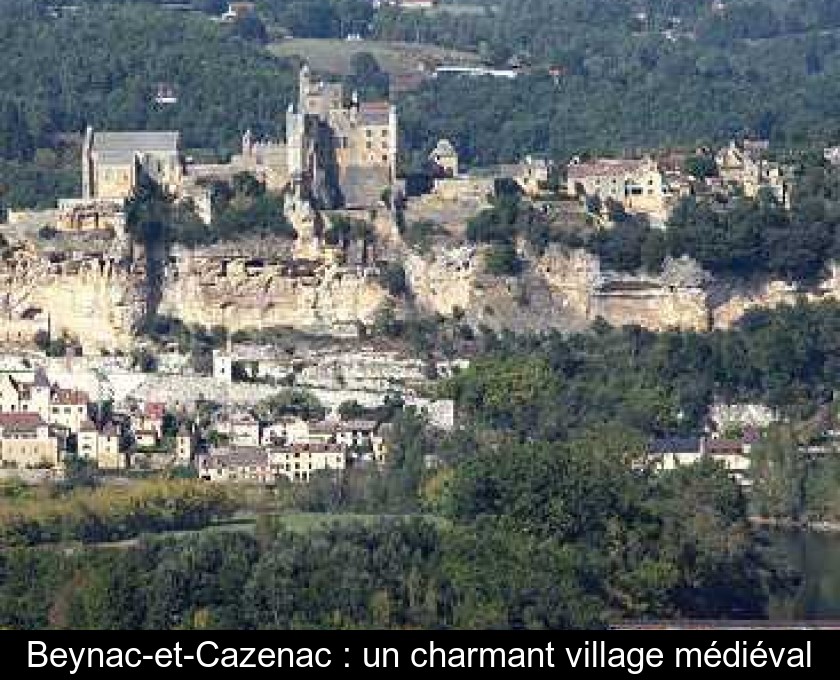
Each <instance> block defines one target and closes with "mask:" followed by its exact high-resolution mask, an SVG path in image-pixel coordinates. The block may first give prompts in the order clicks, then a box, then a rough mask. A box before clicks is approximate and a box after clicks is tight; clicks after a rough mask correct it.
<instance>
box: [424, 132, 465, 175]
mask: <svg viewBox="0 0 840 680" xmlns="http://www.w3.org/2000/svg"><path fill="white" fill-rule="evenodd" d="M429 160H430V161H431V162H432V163H433V164H434V165H435V166H436V167H437V168H438V170H439V172H440V173H441V174H443V175H444V176H446V177H457V176H458V174H459V171H460V167H459V159H458V152H457V151H456V150H455V147H454V145H453V144H452V142H450V141H449V140H448V139H441V140H440V141H439V142H438V143H437V146H435V148H434V149H432V152H431V153H430V154H429Z"/></svg>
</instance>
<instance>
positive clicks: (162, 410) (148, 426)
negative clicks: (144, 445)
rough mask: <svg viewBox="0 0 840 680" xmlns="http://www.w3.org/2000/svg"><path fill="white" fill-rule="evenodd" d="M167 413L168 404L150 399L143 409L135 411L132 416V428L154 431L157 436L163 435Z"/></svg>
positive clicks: (138, 430)
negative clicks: (164, 419)
mask: <svg viewBox="0 0 840 680" xmlns="http://www.w3.org/2000/svg"><path fill="white" fill-rule="evenodd" d="M165 415H166V404H162V403H160V402H154V401H148V402H146V403H145V404H144V405H143V410H142V411H139V412H137V413H135V414H134V415H133V416H132V418H131V428H132V429H133V430H134V432H135V433H137V432H141V431H142V432H154V433H155V437H156V438H157V439H160V438H161V437H163V418H164V416H165Z"/></svg>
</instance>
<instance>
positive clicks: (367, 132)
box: [365, 130, 373, 137]
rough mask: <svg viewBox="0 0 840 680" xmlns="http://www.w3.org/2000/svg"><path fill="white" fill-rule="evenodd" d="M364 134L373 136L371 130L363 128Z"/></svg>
mask: <svg viewBox="0 0 840 680" xmlns="http://www.w3.org/2000/svg"><path fill="white" fill-rule="evenodd" d="M365 134H366V135H367V136H368V137H373V130H365Z"/></svg>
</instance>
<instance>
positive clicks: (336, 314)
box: [158, 251, 388, 335]
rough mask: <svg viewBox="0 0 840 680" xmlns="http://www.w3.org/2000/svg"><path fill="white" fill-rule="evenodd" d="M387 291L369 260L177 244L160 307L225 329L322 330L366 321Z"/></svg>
mask: <svg viewBox="0 0 840 680" xmlns="http://www.w3.org/2000/svg"><path fill="white" fill-rule="evenodd" d="M387 299H388V295H387V293H386V291H385V290H384V289H383V288H382V287H381V286H380V285H379V282H378V278H377V272H376V270H374V269H372V268H361V267H360V268H355V267H354V268H347V267H340V266H338V265H329V264H323V263H315V262H300V261H297V262H294V261H289V260H287V259H285V258H277V257H271V256H264V257H250V258H249V257H247V256H243V255H220V254H213V253H202V252H192V251H182V252H181V253H180V255H179V257H177V258H176V259H175V261H174V262H173V263H172V264H171V265H170V266H169V268H168V270H167V272H166V274H165V276H164V281H163V290H162V292H161V302H160V306H159V310H158V311H159V313H161V314H165V315H170V316H174V317H176V318H179V319H181V320H182V321H184V322H185V323H188V324H201V325H204V326H212V325H221V326H225V327H227V328H228V329H230V330H231V331H234V332H235V331H238V330H246V329H257V328H269V327H273V326H283V327H289V328H295V329H297V330H302V331H307V332H312V333H319V334H325V335H344V334H347V333H348V332H353V330H354V329H355V326H356V324H357V322H362V323H372V322H373V320H374V318H375V316H376V313H377V311H378V310H379V308H380V307H381V306H382V304H383V303H384V302H385V301H386V300H387Z"/></svg>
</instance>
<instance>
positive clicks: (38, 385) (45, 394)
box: [0, 370, 90, 433]
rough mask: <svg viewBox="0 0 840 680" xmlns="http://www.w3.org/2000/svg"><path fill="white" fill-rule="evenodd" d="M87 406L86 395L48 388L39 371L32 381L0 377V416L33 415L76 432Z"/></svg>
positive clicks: (72, 390)
mask: <svg viewBox="0 0 840 680" xmlns="http://www.w3.org/2000/svg"><path fill="white" fill-rule="evenodd" d="M89 403H90V398H89V397H88V395H87V393H85V392H82V391H81V390H75V389H64V388H60V387H58V386H56V385H50V383H49V381H48V380H47V378H46V375H45V374H44V372H43V371H40V370H38V371H35V372H34V375H33V380H32V382H26V381H23V380H21V379H19V378H15V377H13V376H12V375H10V374H8V373H7V374H3V375H0V413H37V414H38V415H39V416H40V417H41V419H42V420H43V421H44V422H46V423H47V424H49V425H59V426H61V427H64V428H66V429H67V430H69V431H70V432H73V433H76V432H78V431H79V427H80V426H81V424H82V423H83V422H84V421H85V420H87V418H88V406H89Z"/></svg>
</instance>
